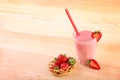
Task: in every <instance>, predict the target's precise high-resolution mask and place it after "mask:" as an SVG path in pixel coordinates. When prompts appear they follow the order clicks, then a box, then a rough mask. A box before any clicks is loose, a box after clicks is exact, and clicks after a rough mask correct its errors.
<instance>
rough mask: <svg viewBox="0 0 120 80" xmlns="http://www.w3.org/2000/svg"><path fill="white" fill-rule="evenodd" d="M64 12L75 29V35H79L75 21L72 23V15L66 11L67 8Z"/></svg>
mask: <svg viewBox="0 0 120 80" xmlns="http://www.w3.org/2000/svg"><path fill="white" fill-rule="evenodd" d="M65 12H66V14H67V16H68V18H69V20H70V22H71V24H72V26H73V28H74V30H75V32H76V35H80V34H79V32H78V29H77V27H76V25H75V23H74V21H73V19H72V17H71V15H70V13H69V11H68V9H65Z"/></svg>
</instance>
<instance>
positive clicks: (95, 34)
mask: <svg viewBox="0 0 120 80" xmlns="http://www.w3.org/2000/svg"><path fill="white" fill-rule="evenodd" d="M91 36H92V38H96V39H97V42H98V41H99V40H100V39H101V37H102V33H101V32H100V31H94V32H92V35H91Z"/></svg>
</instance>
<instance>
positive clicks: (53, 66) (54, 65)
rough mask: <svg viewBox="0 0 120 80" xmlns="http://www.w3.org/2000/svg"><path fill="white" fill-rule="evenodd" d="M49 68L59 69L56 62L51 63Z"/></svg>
mask: <svg viewBox="0 0 120 80" xmlns="http://www.w3.org/2000/svg"><path fill="white" fill-rule="evenodd" d="M50 69H55V70H57V69H59V65H58V64H56V63H54V64H52V65H51V67H50Z"/></svg>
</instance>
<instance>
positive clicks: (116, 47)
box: [0, 0, 120, 80]
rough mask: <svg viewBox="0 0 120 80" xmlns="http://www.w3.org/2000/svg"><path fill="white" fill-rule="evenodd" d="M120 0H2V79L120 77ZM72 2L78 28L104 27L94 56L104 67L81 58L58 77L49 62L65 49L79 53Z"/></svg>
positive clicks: (117, 79) (103, 79)
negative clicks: (84, 62)
mask: <svg viewBox="0 0 120 80" xmlns="http://www.w3.org/2000/svg"><path fill="white" fill-rule="evenodd" d="M119 4H120V1H119V0H114V1H113V0H110V1H108V0H92V1H91V0H82V1H78V2H76V1H64V0H61V1H55V0H41V1H39V0H30V1H29V2H28V1H27V0H11V1H9V0H3V1H2V3H0V80H73V79H74V80H120V62H119V61H120V36H119V34H120V5H119ZM65 8H68V9H69V11H70V13H71V15H72V17H73V19H74V22H75V24H76V25H77V27H78V29H79V30H91V31H95V30H101V32H102V34H103V36H102V39H101V40H100V42H98V44H97V49H96V55H95V58H96V60H97V61H98V62H99V64H100V66H101V70H93V69H90V68H87V67H85V66H82V65H80V64H77V65H76V67H75V69H74V70H73V72H72V73H70V74H68V75H66V76H63V77H55V76H53V75H52V74H51V73H50V72H49V71H48V68H47V67H48V66H47V65H48V63H49V61H50V60H51V59H52V58H53V57H56V56H57V55H59V54H60V53H66V54H67V55H68V56H73V57H75V58H76V59H77V55H76V53H75V49H74V42H73V35H72V34H73V28H72V25H71V23H70V21H69V19H68V17H67V15H66V13H65V11H64V9H65Z"/></svg>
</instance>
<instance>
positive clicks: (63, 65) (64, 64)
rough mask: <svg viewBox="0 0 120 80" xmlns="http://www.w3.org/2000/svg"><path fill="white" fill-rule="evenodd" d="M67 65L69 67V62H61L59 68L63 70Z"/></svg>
mask: <svg viewBox="0 0 120 80" xmlns="http://www.w3.org/2000/svg"><path fill="white" fill-rule="evenodd" d="M68 67H69V64H68V63H62V64H61V65H60V69H63V70H65V69H67V68H68Z"/></svg>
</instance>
